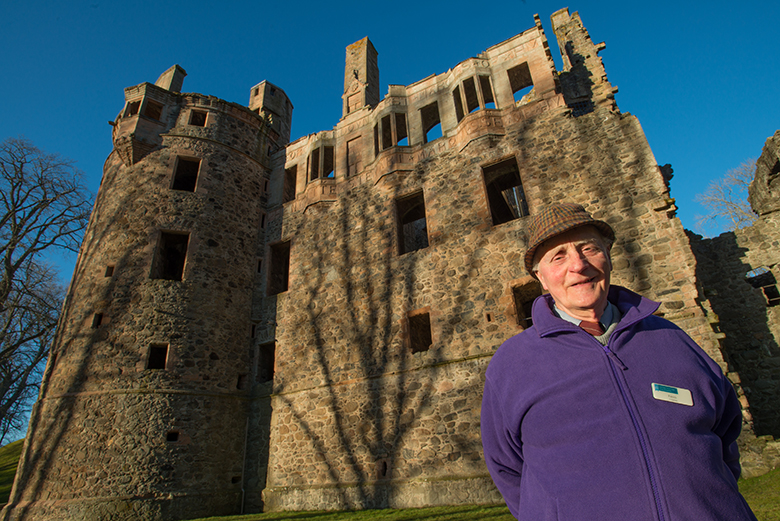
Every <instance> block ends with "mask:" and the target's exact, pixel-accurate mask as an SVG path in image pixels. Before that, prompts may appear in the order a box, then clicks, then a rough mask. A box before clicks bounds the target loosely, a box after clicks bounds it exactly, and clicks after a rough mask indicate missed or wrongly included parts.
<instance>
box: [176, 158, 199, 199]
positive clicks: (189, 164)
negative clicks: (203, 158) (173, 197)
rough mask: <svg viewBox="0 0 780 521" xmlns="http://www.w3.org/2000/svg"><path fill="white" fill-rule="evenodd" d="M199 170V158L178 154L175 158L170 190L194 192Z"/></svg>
mask: <svg viewBox="0 0 780 521" xmlns="http://www.w3.org/2000/svg"><path fill="white" fill-rule="evenodd" d="M199 171H200V159H197V158H191V157H181V156H178V157H177V158H176V167H175V168H174V173H173V182H172V183H171V190H180V191H182V192H194V191H195V186H196V185H197V184H198V172H199Z"/></svg>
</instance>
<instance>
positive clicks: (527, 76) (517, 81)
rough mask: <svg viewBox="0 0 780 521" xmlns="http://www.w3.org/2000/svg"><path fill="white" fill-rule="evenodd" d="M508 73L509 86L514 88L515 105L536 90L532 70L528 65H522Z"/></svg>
mask: <svg viewBox="0 0 780 521" xmlns="http://www.w3.org/2000/svg"><path fill="white" fill-rule="evenodd" d="M506 72H507V74H508V75H509V85H510V86H511V87H512V94H513V95H514V98H515V103H519V102H521V101H523V97H525V96H527V95H528V94H529V93H530V92H531V91H532V90H533V88H534V81H533V79H532V78H531V70H530V69H529V68H528V64H527V63H521V64H520V65H518V66H517V67H513V68H511V69H509V70H508V71H506Z"/></svg>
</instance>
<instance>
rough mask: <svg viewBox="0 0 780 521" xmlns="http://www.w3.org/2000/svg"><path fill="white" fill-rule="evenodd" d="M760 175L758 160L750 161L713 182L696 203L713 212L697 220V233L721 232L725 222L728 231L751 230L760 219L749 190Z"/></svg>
mask: <svg viewBox="0 0 780 521" xmlns="http://www.w3.org/2000/svg"><path fill="white" fill-rule="evenodd" d="M755 174H756V160H755V158H753V159H748V160H747V161H745V162H744V163H742V164H741V165H740V166H739V167H737V168H732V169H731V170H729V171H728V172H726V174H725V175H724V176H723V177H721V178H720V179H716V180H715V181H712V182H711V183H710V184H709V186H708V187H707V189H706V190H705V191H704V193H701V194H698V195H697V196H696V202H698V203H700V204H701V205H702V206H704V207H706V208H707V209H708V210H709V213H708V214H707V215H703V216H702V215H697V216H696V229H697V231H699V233H702V234H704V235H706V231H705V230H707V229H716V230H717V229H718V228H719V227H720V226H722V224H721V221H722V220H725V222H726V224H725V228H726V229H727V230H735V229H737V228H742V227H744V226H749V225H751V224H753V222H754V221H755V220H756V218H757V217H758V216H757V215H756V213H755V212H754V211H753V209H752V208H751V207H750V204H748V202H747V193H748V186H750V182H751V181H752V180H753V177H754V176H755Z"/></svg>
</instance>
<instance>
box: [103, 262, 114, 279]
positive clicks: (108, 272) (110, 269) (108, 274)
mask: <svg viewBox="0 0 780 521" xmlns="http://www.w3.org/2000/svg"><path fill="white" fill-rule="evenodd" d="M105 276H106V277H113V276H114V265H113V264H109V265H108V266H106V273H105Z"/></svg>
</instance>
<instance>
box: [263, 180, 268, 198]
mask: <svg viewBox="0 0 780 521" xmlns="http://www.w3.org/2000/svg"><path fill="white" fill-rule="evenodd" d="M267 193H268V179H263V195H265V194H267Z"/></svg>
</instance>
